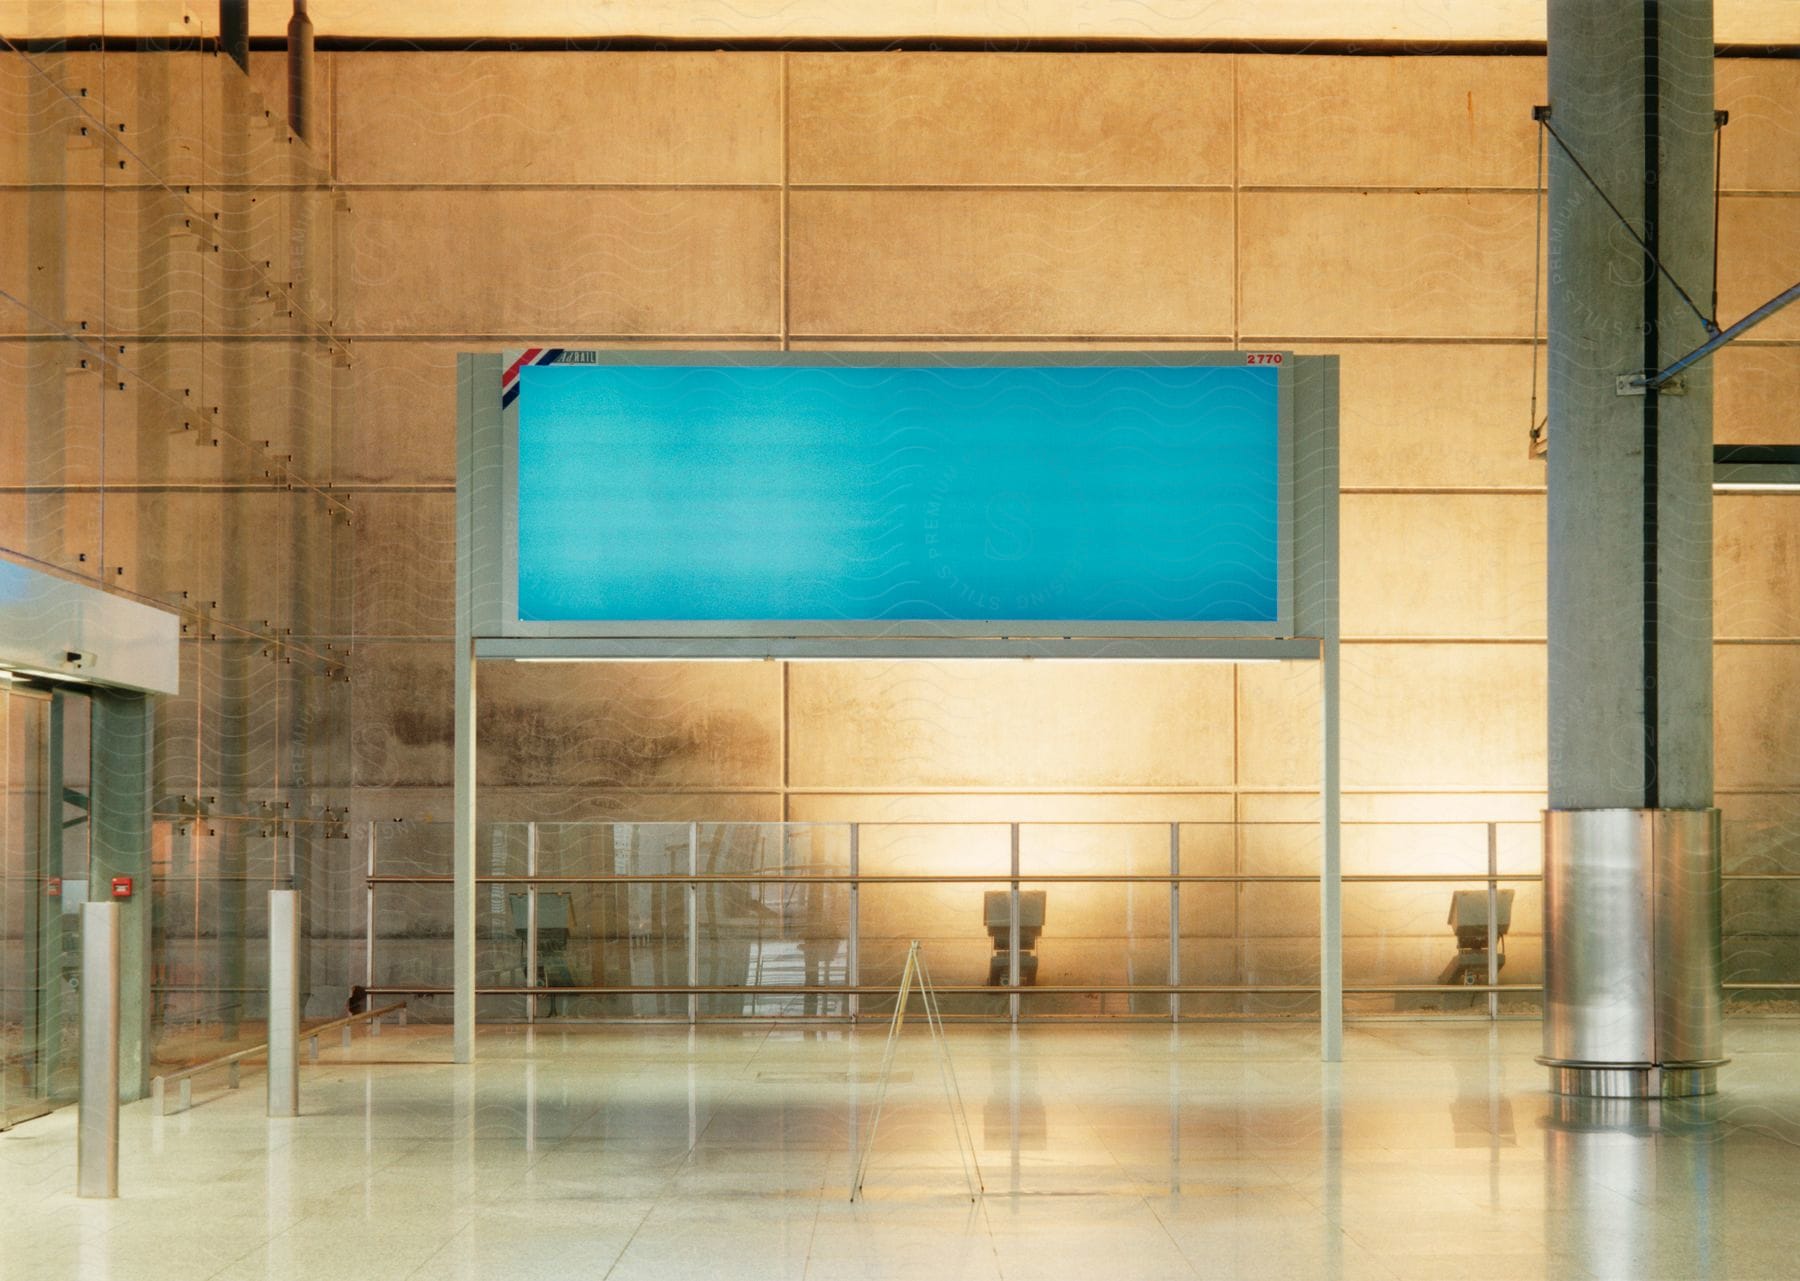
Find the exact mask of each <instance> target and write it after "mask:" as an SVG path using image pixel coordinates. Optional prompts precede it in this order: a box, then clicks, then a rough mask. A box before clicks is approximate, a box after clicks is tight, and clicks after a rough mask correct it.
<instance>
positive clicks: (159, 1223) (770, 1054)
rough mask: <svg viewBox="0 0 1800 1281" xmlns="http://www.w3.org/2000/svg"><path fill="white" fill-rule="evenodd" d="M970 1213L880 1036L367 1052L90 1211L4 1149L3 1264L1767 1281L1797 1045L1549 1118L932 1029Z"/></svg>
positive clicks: (196, 1142) (52, 1152)
mask: <svg viewBox="0 0 1800 1281" xmlns="http://www.w3.org/2000/svg"><path fill="white" fill-rule="evenodd" d="M950 1036H951V1048H952V1052H953V1061H954V1064H955V1068H956V1073H957V1078H958V1081H959V1083H960V1086H961V1091H962V1095H963V1099H964V1103H965V1107H966V1115H967V1116H968V1120H969V1125H970V1129H971V1131H972V1133H973V1137H974V1140H975V1143H976V1145H977V1150H978V1156H979V1163H980V1175H981V1178H982V1179H983V1180H984V1182H985V1184H986V1194H985V1195H984V1196H983V1197H981V1198H980V1199H979V1200H978V1201H975V1202H971V1200H970V1198H969V1196H968V1193H967V1191H966V1186H965V1183H964V1170H963V1166H962V1164H961V1162H960V1161H959V1158H958V1146H957V1143H956V1140H955V1133H956V1132H955V1130H954V1129H953V1126H952V1121H951V1115H952V1114H951V1112H950V1110H949V1108H948V1107H947V1105H946V1103H945V1091H944V1086H943V1082H942V1077H941V1075H940V1073H939V1070H938V1066H937V1061H936V1059H935V1057H934V1056H933V1054H932V1049H931V1042H930V1040H929V1039H928V1038H927V1037H926V1036H925V1035H924V1030H923V1028H920V1029H918V1032H917V1035H915V1033H914V1029H912V1028H910V1027H909V1028H908V1030H907V1033H906V1036H905V1038H904V1040H903V1042H902V1045H901V1048H900V1052H899V1054H898V1057H897V1059H896V1062H895V1070H894V1077H893V1083H892V1086H891V1089H890V1092H889V1094H888V1096H887V1107H886V1110H885V1111H884V1113H883V1116H882V1119H881V1123H880V1127H879V1131H878V1133H877V1137H876V1140H875V1142H874V1144H873V1147H872V1152H871V1159H870V1161H869V1164H868V1177H867V1185H866V1196H865V1199H864V1200H863V1201H862V1202H860V1203H857V1204H852V1203H851V1202H850V1201H849V1198H848V1190H849V1183H850V1178H851V1170H852V1167H853V1165H854V1162H855V1159H856V1157H857V1156H858V1155H859V1146H858V1144H859V1135H861V1134H863V1133H866V1127H867V1125H868V1123H869V1120H870V1118H871V1112H872V1105H873V1102H874V1098H875V1094H876V1080H877V1076H878V1070H879V1067H880V1060H881V1050H882V1043H883V1039H884V1029H879V1028H873V1029H868V1030H859V1031H857V1032H855V1033H854V1034H851V1033H848V1032H846V1031H844V1030H842V1029H836V1030H823V1031H822V1030H813V1029H806V1028H792V1027H757V1028H739V1027H718V1026H714V1027H702V1028H700V1029H698V1030H695V1031H690V1030H689V1029H687V1028H593V1027H584V1028H569V1029H555V1028H551V1029H549V1030H546V1029H545V1028H543V1027H542V1026H540V1028H539V1029H538V1030H536V1031H535V1032H526V1031H525V1030H523V1029H520V1030H504V1029H493V1030H488V1031H485V1032H484V1034H483V1036H482V1039H481V1043H480V1051H481V1061H480V1062H479V1064H477V1065H476V1066H475V1067H473V1068H456V1067H453V1066H451V1065H449V1064H448V1063H446V1062H444V1060H445V1059H446V1058H447V1057H448V1050H449V1043H448V1038H447V1036H446V1034H445V1033H444V1031H443V1030H441V1029H430V1028H412V1029H405V1030H396V1029H391V1028H390V1029H388V1030H387V1031H386V1032H384V1034H383V1035H381V1036H380V1037H378V1038H374V1039H369V1040H363V1039H360V1038H359V1039H358V1041H357V1042H356V1044H355V1045H354V1046H353V1047H351V1048H350V1049H347V1050H346V1049H339V1048H333V1049H329V1050H327V1051H326V1052H325V1054H324V1056H323V1058H324V1061H322V1062H321V1063H320V1064H318V1065H316V1066H308V1067H306V1068H305V1069H304V1070H303V1075H302V1091H303V1094H302V1107H303V1111H304V1115H303V1116H301V1117H299V1118H298V1119H294V1120H282V1121H271V1120H267V1119H265V1118H264V1117H263V1115H262V1104H263V1097H262V1088H261V1087H262V1078H261V1076H260V1075H259V1074H256V1073H248V1074H246V1077H245V1088H244V1089H242V1090H240V1091H236V1092H230V1091H227V1090H225V1089H224V1088H223V1084H224V1083H223V1081H222V1080H219V1081H217V1082H213V1081H203V1082H202V1083H201V1088H200V1089H199V1090H198V1091H197V1092H196V1106H195V1107H194V1108H193V1109H192V1110H191V1111H189V1112H186V1113H182V1114H180V1115H177V1116H172V1117H168V1118H164V1119H158V1118H155V1117H153V1116H152V1115H151V1114H150V1108H149V1105H148V1104H147V1103H146V1104H134V1105H131V1106H129V1107H127V1108H126V1109H125V1110H124V1112H123V1114H122V1126H123V1140H122V1147H121V1157H120V1191H121V1196H120V1198H119V1199H118V1200H117V1201H111V1202H104V1201H81V1200H78V1199H76V1198H75V1196H74V1195H73V1188H74V1182H75V1173H74V1123H75V1117H74V1113H73V1111H68V1110H65V1111H63V1112H61V1113H58V1114H56V1115H53V1116H50V1117H46V1118H43V1119H41V1120H38V1121H33V1122H29V1123H27V1124H24V1125H21V1126H19V1127H17V1128H16V1129H14V1130H12V1131H9V1132H7V1133H5V1134H0V1276H4V1277H7V1278H13V1277H21V1278H32V1279H33V1281H39V1279H45V1281H47V1279H51V1278H60V1277H95V1278H99V1277H118V1278H129V1279H130V1281H156V1279H158V1278H183V1279H189V1278H196V1279H197V1278H205V1277H219V1278H248V1277H257V1278H305V1277H330V1278H333V1279H334V1281H347V1279H350V1278H363V1277H369V1278H388V1277H424V1278H458V1277H495V1278H533V1277H558V1278H561V1277H592V1278H600V1277H607V1278H615V1279H618V1278H704V1277H733V1278H736V1277H743V1278H763V1277H809V1278H810V1277H818V1278H846V1279H851V1278H862V1277H908V1278H912V1277H916V1278H932V1279H934V1281H935V1279H938V1278H958V1277H982V1278H993V1277H1001V1278H1009V1279H1010V1278H1033V1277H1043V1278H1051V1277H1056V1278H1065V1277H1066V1278H1081V1279H1083V1281H1087V1279H1090V1278H1091V1279H1096V1281H1120V1279H1125V1278H1137V1277H1157V1278H1161V1277H1206V1278H1231V1277H1256V1278H1271V1277H1306V1278H1312V1277H1323V1278H1331V1277H1371V1278H1411V1277H1419V1278H1434V1279H1435V1278H1456V1277H1482V1278H1499V1277H1608V1278H1613V1277H1616V1278H1630V1279H1632V1281H1639V1279H1645V1278H1659V1277H1668V1278H1703V1277H1731V1278H1738V1279H1741V1278H1750V1277H1771V1278H1773V1277H1784V1278H1785V1277H1793V1276H1795V1275H1800V1211H1797V1209H1796V1207H1797V1206H1800V1072H1796V1071H1795V1064H1796V1062H1800V1022H1794V1021H1773V1020H1771V1021H1767V1022H1740V1023H1736V1024H1734V1025H1732V1026H1731V1027H1730V1029H1729V1033H1728V1043H1729V1050H1730V1052H1731V1054H1732V1055H1733V1062H1732V1064H1731V1066H1730V1067H1728V1068H1727V1069H1725V1075H1724V1089H1723V1092H1722V1093H1721V1095H1720V1096H1719V1097H1718V1098H1717V1099H1716V1100H1714V1101H1712V1102H1711V1103H1710V1104H1706V1105H1693V1104H1684V1105H1663V1106H1662V1107H1660V1108H1651V1107H1647V1106H1638V1107H1636V1108H1633V1107H1630V1106H1620V1107H1615V1108H1611V1109H1607V1110H1605V1111H1603V1112H1599V1113H1595V1112H1592V1111H1567V1110H1563V1109H1559V1108H1558V1107H1557V1106H1556V1105H1555V1104H1554V1102H1553V1100H1552V1099H1551V1098H1550V1097H1549V1096H1547V1095H1546V1094H1545V1092H1544V1089H1543V1080H1544V1078H1543V1073H1542V1070H1541V1069H1539V1068H1538V1067H1537V1066H1536V1065H1535V1064H1534V1063H1533V1062H1532V1055H1533V1054H1534V1053H1535V1052H1536V1051H1537V1048H1538V1032H1537V1028H1536V1026H1535V1025H1534V1024H1525V1023H1507V1024H1500V1025H1487V1024H1459V1025H1439V1026H1433V1025H1429V1024H1417V1023H1413V1024H1382V1025H1368V1024H1364V1025H1359V1026H1353V1028H1352V1029H1351V1032H1350V1035H1349V1038H1348V1045H1347V1053H1346V1061H1345V1063H1344V1064H1343V1065H1341V1066H1337V1067H1325V1066H1322V1065H1321V1064H1319V1063H1318V1062H1317V1061H1316V1059H1315V1048H1314V1047H1315V1041H1314V1039H1313V1036H1312V1034H1311V1032H1310V1031H1309V1030H1308V1029H1304V1028H1293V1027H1279V1026H1256V1025H1249V1026H1197V1027H1184V1028H1181V1029H1179V1030H1171V1029H1169V1028H1167V1027H1129V1028H1128V1027H1114V1026H1074V1027H1056V1028H1046V1027H1030V1028H1022V1029H1020V1030H1018V1031H1016V1032H1014V1031H1011V1030H1008V1029H1005V1028H987V1027H961V1028H952V1029H951V1033H950Z"/></svg>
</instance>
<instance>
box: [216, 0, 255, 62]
mask: <svg viewBox="0 0 1800 1281" xmlns="http://www.w3.org/2000/svg"><path fill="white" fill-rule="evenodd" d="M219 44H220V46H221V47H222V48H223V49H224V50H225V52H226V53H228V54H230V55H231V60H232V61H233V62H235V63H237V64H238V68H239V69H240V70H242V71H243V72H244V73H245V74H248V73H249V71H250V0H219Z"/></svg>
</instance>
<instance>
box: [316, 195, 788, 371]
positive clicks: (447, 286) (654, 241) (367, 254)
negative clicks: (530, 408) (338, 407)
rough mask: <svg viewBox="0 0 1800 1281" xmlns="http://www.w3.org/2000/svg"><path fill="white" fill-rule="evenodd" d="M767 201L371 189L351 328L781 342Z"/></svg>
mask: <svg viewBox="0 0 1800 1281" xmlns="http://www.w3.org/2000/svg"><path fill="white" fill-rule="evenodd" d="M779 204H780V200H779V197H778V196H777V195H776V194H775V193H773V192H767V191H584V192H567V191H507V190H486V191H459V192H428V191H365V192H361V193H359V194H358V195H356V196H355V197H354V199H353V200H352V204H351V208H352V216H351V219H350V222H349V223H348V225H347V228H346V231H347V233H348V234H351V235H353V236H354V237H355V243H354V255H355V256H354V262H353V263H352V264H351V266H350V271H349V277H350V285H349V288H350V291H351V298H350V301H349V306H348V316H347V317H346V319H345V322H344V323H345V324H346V325H347V326H348V327H349V328H350V329H351V330H352V331H353V332H356V333H368V334H418V335H421V336H430V335H437V334H452V335H455V334H471V335H496V336H501V335H505V336H510V335H514V334H534V335H536V336H539V337H553V336H556V335H559V334H622V335H630V334H645V335H652V334H722V335H734V334H771V333H775V332H776V331H777V329H778V327H779V299H780V289H779V270H778V263H777V254H778V249H779V245H780V235H779V222H780V215H779Z"/></svg>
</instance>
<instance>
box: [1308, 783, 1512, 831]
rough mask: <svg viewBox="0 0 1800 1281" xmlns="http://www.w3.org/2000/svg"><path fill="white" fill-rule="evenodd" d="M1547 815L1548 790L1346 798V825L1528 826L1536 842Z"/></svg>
mask: <svg viewBox="0 0 1800 1281" xmlns="http://www.w3.org/2000/svg"><path fill="white" fill-rule="evenodd" d="M1543 811H1544V789H1543V788H1542V787H1540V788H1538V789H1537V790H1536V791H1529V790H1521V791H1514V792H1490V791H1479V792H1467V793H1462V794H1458V793H1456V792H1431V793H1426V794H1421V793H1418V792H1352V793H1350V794H1349V795H1347V796H1345V797H1344V810H1343V813H1344V822H1346V823H1376V824H1381V823H1420V822H1425V823H1440V822H1447V823H1457V824H1465V823H1466V824H1471V825H1474V826H1484V825H1485V824H1487V823H1490V822H1492V823H1500V824H1503V825H1505V826H1506V827H1518V826H1521V825H1523V826H1527V827H1530V828H1531V829H1532V832H1533V836H1532V840H1533V841H1536V840H1537V837H1536V835H1535V833H1536V830H1537V824H1538V820H1539V819H1540V818H1542V816H1543Z"/></svg>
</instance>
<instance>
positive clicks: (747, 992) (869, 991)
mask: <svg viewBox="0 0 1800 1281" xmlns="http://www.w3.org/2000/svg"><path fill="white" fill-rule="evenodd" d="M1726 986H1731V985H1730V984H1727V985H1726ZM368 990H369V991H371V992H380V993H384V994H385V993H395V992H405V993H407V994H408V995H410V996H449V995H451V994H452V993H453V991H454V989H453V988H448V987H441V986H440V987H433V986H428V985H423V984H407V983H393V984H383V985H382V986H380V987H373V988H369V989H368ZM899 990H900V989H899V986H898V985H897V984H894V983H887V984H880V983H854V984H852V983H839V984H835V985H833V984H829V983H795V984H791V985H783V986H780V987H774V986H763V987H749V986H746V985H745V984H742V983H736V984H705V983H692V984H687V983H662V984H648V983H646V984H639V985H637V986H635V987H605V986H596V985H593V984H583V985H577V986H570V987H477V988H476V989H475V994H476V995H477V996H544V997H562V996H768V997H780V996H840V995H841V996H892V995H894V994H895V993H896V992H898V991H899ZM936 990H937V991H939V992H955V993H959V994H966V995H980V994H984V993H985V994H987V995H990V996H1031V995H1032V994H1033V993H1036V994H1038V995H1041V996H1078V995H1086V994H1090V993H1091V994H1095V995H1101V996H1134V995H1143V996H1182V995H1190V994H1198V995H1203V996H1204V995H1212V996H1261V995H1266V994H1270V993H1273V994H1275V995H1277V996H1280V995H1289V996H1292V995H1305V994H1308V993H1317V992H1318V990H1319V985H1318V984H1317V983H1257V984H1247V983H1138V984H1132V985H1129V986H1127V985H1122V984H1106V983H1080V984H1055V983H1043V984H1032V985H1029V986H1028V985H1024V984H1021V985H1020V986H1018V987H1012V986H1009V985H1007V984H1004V983H996V984H993V985H991V986H990V985H988V984H985V983H981V984H976V983H962V984H958V983H940V984H937V985H936ZM1542 990H1543V985H1542V984H1538V983H1496V984H1492V985H1487V984H1481V983H1385V984H1376V985H1369V986H1358V985H1355V984H1346V985H1345V987H1344V991H1346V992H1358V993H1382V992H1487V991H1496V992H1540V991H1542Z"/></svg>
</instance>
